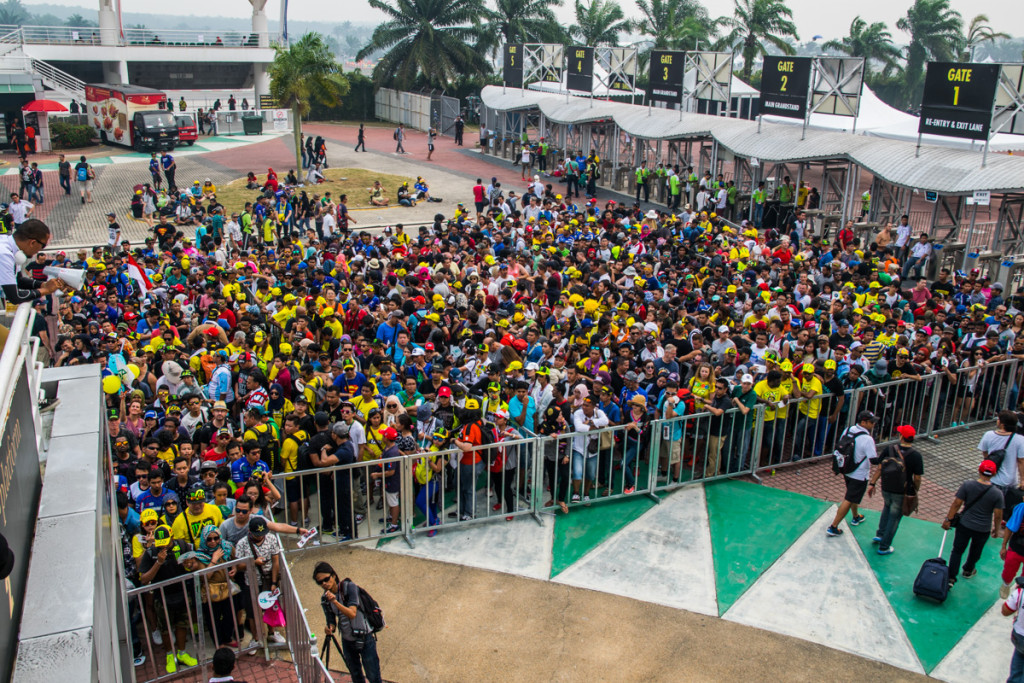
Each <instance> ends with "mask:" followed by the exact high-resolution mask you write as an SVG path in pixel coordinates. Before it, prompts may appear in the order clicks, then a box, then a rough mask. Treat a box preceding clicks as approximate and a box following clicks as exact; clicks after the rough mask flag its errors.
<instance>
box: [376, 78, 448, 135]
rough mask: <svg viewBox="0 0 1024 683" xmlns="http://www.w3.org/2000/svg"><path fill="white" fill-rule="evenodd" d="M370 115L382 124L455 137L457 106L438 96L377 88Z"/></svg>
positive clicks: (437, 94)
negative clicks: (398, 125) (390, 123)
mask: <svg viewBox="0 0 1024 683" xmlns="http://www.w3.org/2000/svg"><path fill="white" fill-rule="evenodd" d="M373 99H374V115H375V116H376V117H377V118H378V119H380V120H382V121H390V122H392V123H402V124H405V126H406V127H407V128H414V129H416V130H421V131H427V130H429V129H430V128H431V127H433V128H434V130H436V131H437V133H438V134H439V135H445V136H448V137H455V119H456V118H457V117H458V116H459V114H460V113H461V108H462V107H461V103H460V102H459V100H458V99H456V98H454V97H448V96H446V95H442V94H440V93H431V94H422V93H412V92H403V91H398V90H391V89H390V88H380V89H378V90H377V92H376V93H375V94H374V96H373Z"/></svg>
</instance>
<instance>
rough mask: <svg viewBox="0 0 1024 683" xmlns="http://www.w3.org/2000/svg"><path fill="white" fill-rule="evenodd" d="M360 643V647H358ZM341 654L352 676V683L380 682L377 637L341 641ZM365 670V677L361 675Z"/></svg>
mask: <svg viewBox="0 0 1024 683" xmlns="http://www.w3.org/2000/svg"><path fill="white" fill-rule="evenodd" d="M360 644H362V647H360ZM341 654H342V655H343V656H344V658H345V666H347V667H348V674H349V676H351V677H352V683H364V682H365V681H369V682H370V683H380V658H378V657H377V639H376V638H374V637H373V636H367V637H366V638H364V639H363V640H361V641H355V640H344V639H342V641H341ZM363 671H366V677H365V678H364V677H363Z"/></svg>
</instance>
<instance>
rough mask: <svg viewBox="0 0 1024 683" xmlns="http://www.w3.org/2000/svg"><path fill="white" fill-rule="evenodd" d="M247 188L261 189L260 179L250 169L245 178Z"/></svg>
mask: <svg viewBox="0 0 1024 683" xmlns="http://www.w3.org/2000/svg"><path fill="white" fill-rule="evenodd" d="M245 189H247V190H259V189H261V188H260V181H259V180H257V179H256V174H255V173H253V172H252V171H249V175H248V176H247V177H246V179H245Z"/></svg>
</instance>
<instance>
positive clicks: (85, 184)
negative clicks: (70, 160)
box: [75, 154, 96, 204]
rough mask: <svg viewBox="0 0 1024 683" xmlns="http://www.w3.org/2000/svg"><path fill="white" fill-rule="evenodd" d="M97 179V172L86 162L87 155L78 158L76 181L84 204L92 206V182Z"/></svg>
mask: <svg viewBox="0 0 1024 683" xmlns="http://www.w3.org/2000/svg"><path fill="white" fill-rule="evenodd" d="M95 178H96V171H94V170H93V169H92V166H90V165H89V164H88V163H87V162H86V161H85V155H84V154H83V155H82V156H80V157H78V163H77V164H75V180H76V181H77V182H78V192H79V194H80V195H81V197H82V203H83V204H85V203H86V202H89V203H90V204H92V181H93V180H94V179H95Z"/></svg>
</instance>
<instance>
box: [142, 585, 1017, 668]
mask: <svg viewBox="0 0 1024 683" xmlns="http://www.w3.org/2000/svg"><path fill="white" fill-rule="evenodd" d="M1007 595H1009V593H1007ZM145 663H146V655H139V656H138V657H136V658H135V666H142V665H143V664H145Z"/></svg>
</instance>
